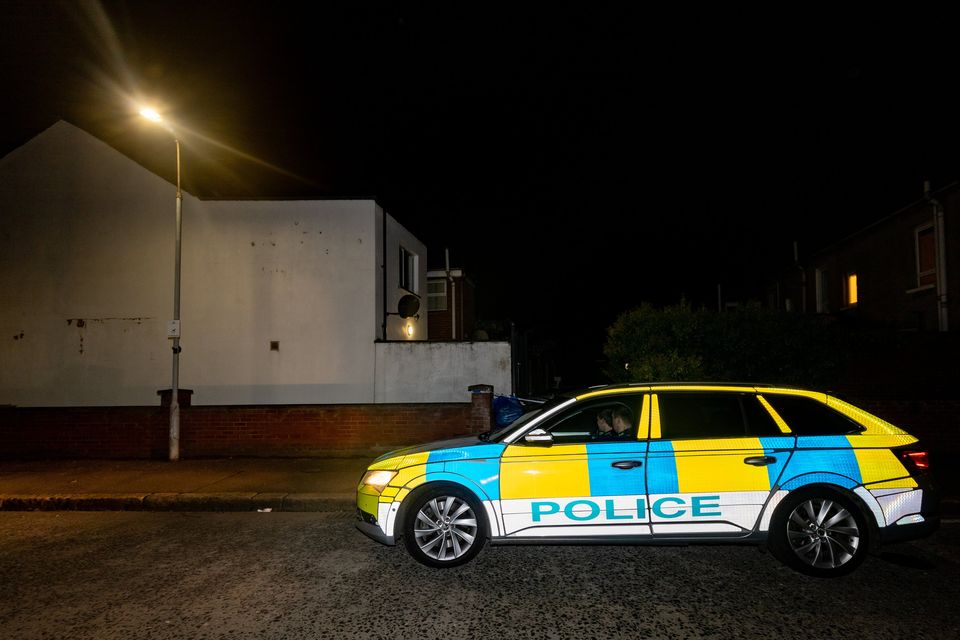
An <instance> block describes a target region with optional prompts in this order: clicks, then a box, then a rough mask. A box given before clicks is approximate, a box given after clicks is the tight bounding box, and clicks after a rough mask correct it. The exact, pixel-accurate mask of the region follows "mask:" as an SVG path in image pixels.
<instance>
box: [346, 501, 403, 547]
mask: <svg viewBox="0 0 960 640" xmlns="http://www.w3.org/2000/svg"><path fill="white" fill-rule="evenodd" d="M356 524H357V529H358V530H359V531H360V533H362V534H363V535H365V536H367V537H368V538H370V539H371V540H376V541H377V542H379V543H380V544H385V545H388V546H391V547H392V546H393V545H395V544H396V543H397V540H396V538H394V537H393V536H388V535H387V534H385V533H384V532H383V529H381V528H380V525H378V524H377V520H376V518H374V517H373V516H371V515H370V514H369V513H367V512H365V511H362V510H360V509H357V523H356Z"/></svg>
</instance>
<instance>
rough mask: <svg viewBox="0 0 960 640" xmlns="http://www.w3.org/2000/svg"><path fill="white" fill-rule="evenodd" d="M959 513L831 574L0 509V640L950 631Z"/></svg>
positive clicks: (769, 561) (211, 517)
mask: <svg viewBox="0 0 960 640" xmlns="http://www.w3.org/2000/svg"><path fill="white" fill-rule="evenodd" d="M957 602H960V524H958V523H949V524H945V525H944V526H943V528H942V529H941V530H940V531H939V532H938V533H937V534H935V535H934V536H933V537H931V538H929V539H927V540H924V541H920V542H915V543H909V544H901V545H897V546H895V547H890V548H888V549H887V552H886V553H885V554H884V555H883V556H881V557H871V558H868V560H867V562H866V563H864V565H863V566H862V567H860V568H859V569H858V570H857V571H856V572H854V573H853V574H852V575H850V576H847V577H845V578H840V579H835V580H818V579H814V578H808V577H806V576H802V575H800V574H797V573H794V572H793V571H791V570H790V569H787V568H786V567H783V566H781V565H780V564H779V563H777V562H776V560H774V559H773V558H772V557H771V556H770V555H768V554H766V553H762V552H760V551H758V550H757V549H756V548H752V547H730V546H727V547H719V546H693V547H610V546H602V547H600V546H597V547H527V546H524V547H494V548H490V547H488V548H487V549H485V550H484V551H483V552H482V553H481V554H480V555H479V556H478V557H477V559H476V560H475V561H473V562H472V563H470V564H468V565H466V566H464V567H461V568H458V569H448V570H433V569H428V568H426V567H422V566H420V565H418V564H417V563H415V562H414V561H413V560H412V559H411V558H410V557H409V556H408V555H407V554H406V552H405V551H404V550H403V549H402V548H400V547H397V548H388V547H383V546H381V545H378V544H376V543H374V542H372V541H370V540H367V539H366V538H364V537H363V536H362V535H361V534H360V533H359V532H357V531H355V530H354V528H353V520H352V515H351V514H350V513H346V512H331V513H189V514H178V513H131V512H97V513H69V512H61V513H26V512H19V513H16V512H11V513H0V638H4V639H8V638H9V639H11V640H12V639H21V638H22V639H28V638H71V639H77V638H124V639H129V638H197V639H202V638H266V639H269V638H290V639H291V640H292V639H301V638H302V639H306V638H407V637H410V638H413V637H415V638H418V639H430V638H444V639H446V638H608V637H624V638H646V637H652V638H755V637H774V638H777V637H779V638H803V639H804V640H809V639H810V638H822V637H832V638H843V637H870V638H908V637H909V638H960V620H958V619H957V617H956V616H955V607H956V603H957Z"/></svg>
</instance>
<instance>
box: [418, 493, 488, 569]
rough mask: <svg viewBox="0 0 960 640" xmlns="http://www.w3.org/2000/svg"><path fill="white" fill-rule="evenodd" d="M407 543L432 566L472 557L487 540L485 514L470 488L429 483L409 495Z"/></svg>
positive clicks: (440, 565)
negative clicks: (429, 485) (469, 490)
mask: <svg viewBox="0 0 960 640" xmlns="http://www.w3.org/2000/svg"><path fill="white" fill-rule="evenodd" d="M407 499H408V500H411V499H412V501H411V504H410V511H409V512H408V513H407V515H406V516H404V528H403V529H404V544H405V545H406V547H407V550H408V551H409V552H410V555H412V556H413V557H414V558H416V559H417V560H418V561H420V562H422V563H423V564H425V565H428V566H431V567H453V566H456V565H459V564H463V563H464V562H467V561H468V560H470V559H471V558H473V557H474V556H475V555H476V554H477V553H478V552H479V551H480V548H481V547H482V546H483V544H484V542H485V541H486V536H487V533H486V531H487V528H486V515H485V514H484V512H483V507H482V506H481V505H480V503H479V502H478V501H477V500H476V498H474V497H473V496H472V495H470V493H469V492H468V491H466V490H465V489H462V488H460V487H456V486H451V485H438V486H436V487H428V488H425V489H423V490H422V491H421V492H420V493H418V494H413V495H411V496H410V497H408V498H407Z"/></svg>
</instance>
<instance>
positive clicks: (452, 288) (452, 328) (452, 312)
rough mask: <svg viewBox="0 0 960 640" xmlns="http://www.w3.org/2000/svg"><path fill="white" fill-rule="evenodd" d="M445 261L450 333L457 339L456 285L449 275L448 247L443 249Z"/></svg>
mask: <svg viewBox="0 0 960 640" xmlns="http://www.w3.org/2000/svg"><path fill="white" fill-rule="evenodd" d="M443 251H444V254H445V256H446V262H447V282H448V283H450V334H451V338H453V339H454V340H456V339H457V285H456V283H455V282H454V281H453V277H452V276H451V275H450V249H444V250H443Z"/></svg>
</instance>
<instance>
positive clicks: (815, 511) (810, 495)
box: [769, 487, 870, 578]
mask: <svg viewBox="0 0 960 640" xmlns="http://www.w3.org/2000/svg"><path fill="white" fill-rule="evenodd" d="M869 533H870V532H869V529H868V526H867V521H866V518H865V517H864V515H863V513H862V512H861V510H860V509H858V508H857V506H856V505H855V504H854V503H853V501H852V500H850V499H849V498H847V497H846V496H845V495H843V494H842V493H840V492H839V491H837V490H834V489H831V488H829V487H823V488H819V489H812V490H805V491H798V492H797V493H795V494H792V495H790V496H788V497H787V498H786V499H785V500H784V501H783V502H782V503H781V504H780V507H779V508H778V509H777V512H776V514H774V517H773V520H772V521H771V523H770V538H769V546H770V550H771V551H772V552H773V554H774V555H775V556H777V558H779V559H780V560H781V561H782V562H784V563H785V564H786V565H788V566H790V567H792V568H793V569H796V570H797V571H799V572H801V573H805V574H807V575H811V576H817V577H822V578H830V577H835V576H841V575H845V574H847V573H850V572H851V571H853V570H854V569H856V568H857V566H858V565H859V564H860V563H861V562H863V559H864V557H865V556H866V554H867V548H868V545H867V542H868V540H867V538H868V536H869Z"/></svg>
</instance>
